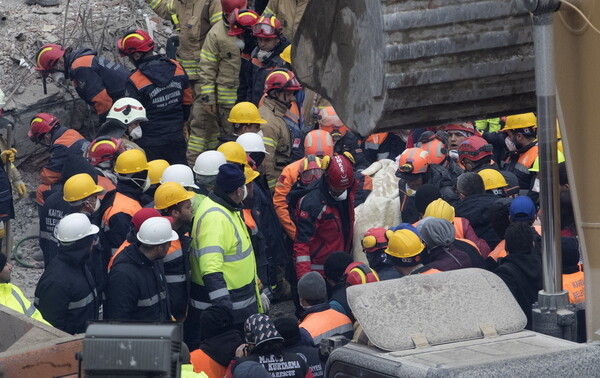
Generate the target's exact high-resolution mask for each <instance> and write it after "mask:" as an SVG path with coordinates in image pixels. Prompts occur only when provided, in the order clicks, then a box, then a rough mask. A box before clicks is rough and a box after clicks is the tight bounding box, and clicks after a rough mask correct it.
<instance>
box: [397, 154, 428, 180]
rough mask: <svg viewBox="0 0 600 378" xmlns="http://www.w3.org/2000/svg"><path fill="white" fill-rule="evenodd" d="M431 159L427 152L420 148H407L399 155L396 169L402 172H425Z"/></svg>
mask: <svg viewBox="0 0 600 378" xmlns="http://www.w3.org/2000/svg"><path fill="white" fill-rule="evenodd" d="M429 164H431V161H430V159H429V152H427V151H425V150H423V149H421V148H407V149H406V150H404V152H403V153H402V154H401V155H400V159H399V161H398V166H399V168H398V170H399V171H400V173H403V174H417V173H425V172H427V169H428V168H429Z"/></svg>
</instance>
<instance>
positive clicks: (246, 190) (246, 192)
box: [242, 185, 248, 201]
mask: <svg viewBox="0 0 600 378" xmlns="http://www.w3.org/2000/svg"><path fill="white" fill-rule="evenodd" d="M242 188H244V195H243V196H242V201H243V200H245V199H246V197H248V187H247V186H246V185H244V186H242Z"/></svg>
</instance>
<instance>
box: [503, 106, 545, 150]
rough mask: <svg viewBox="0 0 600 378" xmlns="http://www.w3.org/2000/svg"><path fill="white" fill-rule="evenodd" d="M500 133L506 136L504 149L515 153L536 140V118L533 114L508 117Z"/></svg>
mask: <svg viewBox="0 0 600 378" xmlns="http://www.w3.org/2000/svg"><path fill="white" fill-rule="evenodd" d="M500 132H503V133H505V134H506V138H505V142H506V147H508V149H509V150H510V151H517V150H519V149H521V148H523V147H525V146H527V145H529V144H531V143H533V141H535V140H536V139H537V118H536V116H535V114H533V113H523V114H517V115H512V116H508V117H506V124H505V125H504V128H503V129H502V130H500Z"/></svg>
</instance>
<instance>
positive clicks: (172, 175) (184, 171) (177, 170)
mask: <svg viewBox="0 0 600 378" xmlns="http://www.w3.org/2000/svg"><path fill="white" fill-rule="evenodd" d="M167 182H176V183H178V184H180V185H181V186H183V187H184V188H186V189H188V190H192V189H199V188H198V185H196V182H195V180H194V171H192V168H190V167H189V166H187V165H185V164H173V165H170V166H168V167H167V168H166V169H165V170H164V171H163V173H162V176H160V183H161V184H164V183H167Z"/></svg>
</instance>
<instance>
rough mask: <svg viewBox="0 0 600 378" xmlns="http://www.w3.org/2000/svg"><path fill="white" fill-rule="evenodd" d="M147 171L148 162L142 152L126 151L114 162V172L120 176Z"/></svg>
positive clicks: (135, 150)
mask: <svg viewBox="0 0 600 378" xmlns="http://www.w3.org/2000/svg"><path fill="white" fill-rule="evenodd" d="M147 169H148V160H146V154H145V153H144V151H142V150H138V149H134V150H127V151H125V152H123V153H121V154H120V155H119V157H118V158H117V161H116V162H115V172H117V173H121V174H128V173H136V172H141V171H145V170H147Z"/></svg>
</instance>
